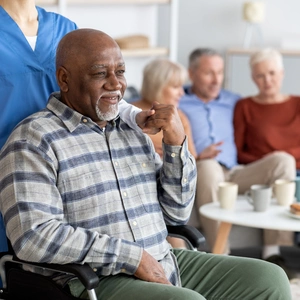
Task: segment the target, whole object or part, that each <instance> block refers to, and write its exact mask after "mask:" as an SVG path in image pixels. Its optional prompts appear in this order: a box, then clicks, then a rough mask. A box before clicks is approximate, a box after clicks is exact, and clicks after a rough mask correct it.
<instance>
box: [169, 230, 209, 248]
mask: <svg viewBox="0 0 300 300" xmlns="http://www.w3.org/2000/svg"><path fill="white" fill-rule="evenodd" d="M167 229H168V233H169V235H170V236H174V237H182V238H185V239H186V240H188V241H189V242H190V243H191V244H192V246H193V247H194V248H199V247H200V246H201V245H203V244H204V243H205V237H204V236H203V235H202V233H200V231H199V230H198V229H196V228H195V227H193V226H190V225H176V226H173V225H167Z"/></svg>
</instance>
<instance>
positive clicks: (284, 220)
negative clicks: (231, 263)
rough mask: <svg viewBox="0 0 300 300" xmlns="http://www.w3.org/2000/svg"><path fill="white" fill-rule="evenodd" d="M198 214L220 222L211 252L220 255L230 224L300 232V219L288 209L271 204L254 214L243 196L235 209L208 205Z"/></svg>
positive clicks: (274, 203) (215, 204)
mask: <svg viewBox="0 0 300 300" xmlns="http://www.w3.org/2000/svg"><path fill="white" fill-rule="evenodd" d="M200 213H201V214H202V215H203V216H205V217H207V218H210V219H213V220H216V221H220V222H221V223H220V227H219V231H218V234H217V239H216V242H215V245H214V247H213V250H212V252H213V253H218V254H222V253H224V249H225V246H226V242H227V240H228V236H229V233H230V230H231V226H232V224H236V225H241V226H247V227H255V228H262V229H274V230H287V231H300V217H299V218H295V217H293V216H292V215H291V214H290V212H289V207H286V206H280V205H277V204H276V201H275V199H272V204H271V205H270V207H269V209H268V210H267V211H265V212H255V211H254V210H253V206H252V205H251V204H250V203H249V202H248V201H247V200H246V198H245V196H238V199H237V201H236V204H235V207H234V209H232V210H226V209H223V208H221V207H220V204H219V203H209V204H205V205H203V206H201V208H200Z"/></svg>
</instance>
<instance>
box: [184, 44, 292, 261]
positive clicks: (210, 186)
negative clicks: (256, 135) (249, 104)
mask: <svg viewBox="0 0 300 300" xmlns="http://www.w3.org/2000/svg"><path fill="white" fill-rule="evenodd" d="M189 76H190V80H191V82H192V84H191V85H190V86H188V87H186V89H185V92H186V94H185V95H184V96H183V97H182V99H181V101H180V103H179V108H180V109H181V110H182V111H183V112H184V113H185V114H186V115H187V117H188V118H189V121H190V124H191V128H192V136H193V140H194V143H195V147H196V151H197V154H198V157H197V170H198V180H197V190H196V200H195V206H196V211H197V212H198V211H199V207H200V206H201V205H203V204H205V203H209V202H216V201H217V189H218V184H219V183H220V182H221V181H233V182H236V183H237V184H238V186H239V193H241V194H243V193H244V192H245V191H246V190H248V189H249V188H250V186H251V185H253V184H273V182H274V181H275V180H276V179H278V178H285V179H289V180H293V179H294V178H295V159H294V158H293V157H292V156H291V155H289V154H287V153H284V152H276V153H273V154H270V155H266V156H265V157H264V158H262V159H260V160H259V161H256V162H254V163H250V164H247V165H238V164H237V151H236V147H235V143H234V132H233V112H234V108H235V104H236V103H237V101H238V100H239V98H240V96H239V95H237V94H234V93H232V92H230V91H227V90H224V89H222V84H223V79H224V61H223V58H222V57H221V55H220V54H219V53H218V52H216V51H215V50H213V49H205V48H204V49H202V48H199V49H195V50H194V51H193V52H192V53H191V54H190V57H189ZM197 217H198V220H196V222H197V223H196V224H193V225H195V226H198V227H199V226H200V224H201V228H202V229H203V233H204V235H205V237H206V239H207V241H208V245H209V246H210V248H212V247H213V245H214V242H215V239H216V234H217V230H218V223H217V222H216V221H213V220H210V219H207V218H205V217H202V216H200V215H199V214H198V215H197ZM264 244H265V247H264V255H263V256H264V258H267V257H269V256H270V255H273V254H278V253H279V246H278V245H292V244H293V233H292V232H286V231H280V232H278V231H273V230H272V231H271V230H265V231H264ZM227 251H229V249H228V250H227Z"/></svg>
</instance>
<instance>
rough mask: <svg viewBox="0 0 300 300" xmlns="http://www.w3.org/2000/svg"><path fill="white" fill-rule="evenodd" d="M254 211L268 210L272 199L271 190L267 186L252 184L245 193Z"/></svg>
mask: <svg viewBox="0 0 300 300" xmlns="http://www.w3.org/2000/svg"><path fill="white" fill-rule="evenodd" d="M245 195H246V197H247V200H248V202H249V203H250V204H251V205H252V206H253V209H254V211H258V212H263V211H266V210H267V209H268V208H269V205H270V203H271V199H272V188H271V187H270V186H269V185H264V184H254V185H251V187H250V190H249V191H247V192H246V193H245Z"/></svg>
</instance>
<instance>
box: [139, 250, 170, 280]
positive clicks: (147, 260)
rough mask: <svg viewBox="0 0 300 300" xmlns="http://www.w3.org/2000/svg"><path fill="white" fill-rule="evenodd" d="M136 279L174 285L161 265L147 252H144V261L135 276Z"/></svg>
mask: <svg viewBox="0 0 300 300" xmlns="http://www.w3.org/2000/svg"><path fill="white" fill-rule="evenodd" d="M134 276H135V277H137V278H139V279H141V280H144V281H148V282H156V283H163V284H168V285H172V284H171V282H170V281H169V280H168V279H167V277H166V274H165V272H164V270H163V268H162V266H161V265H160V263H159V262H158V261H157V260H155V259H154V258H153V257H152V256H151V255H150V254H149V253H148V252H147V251H145V250H144V251H143V255H142V260H141V262H140V264H139V266H138V268H137V270H136V272H135V274H134Z"/></svg>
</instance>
